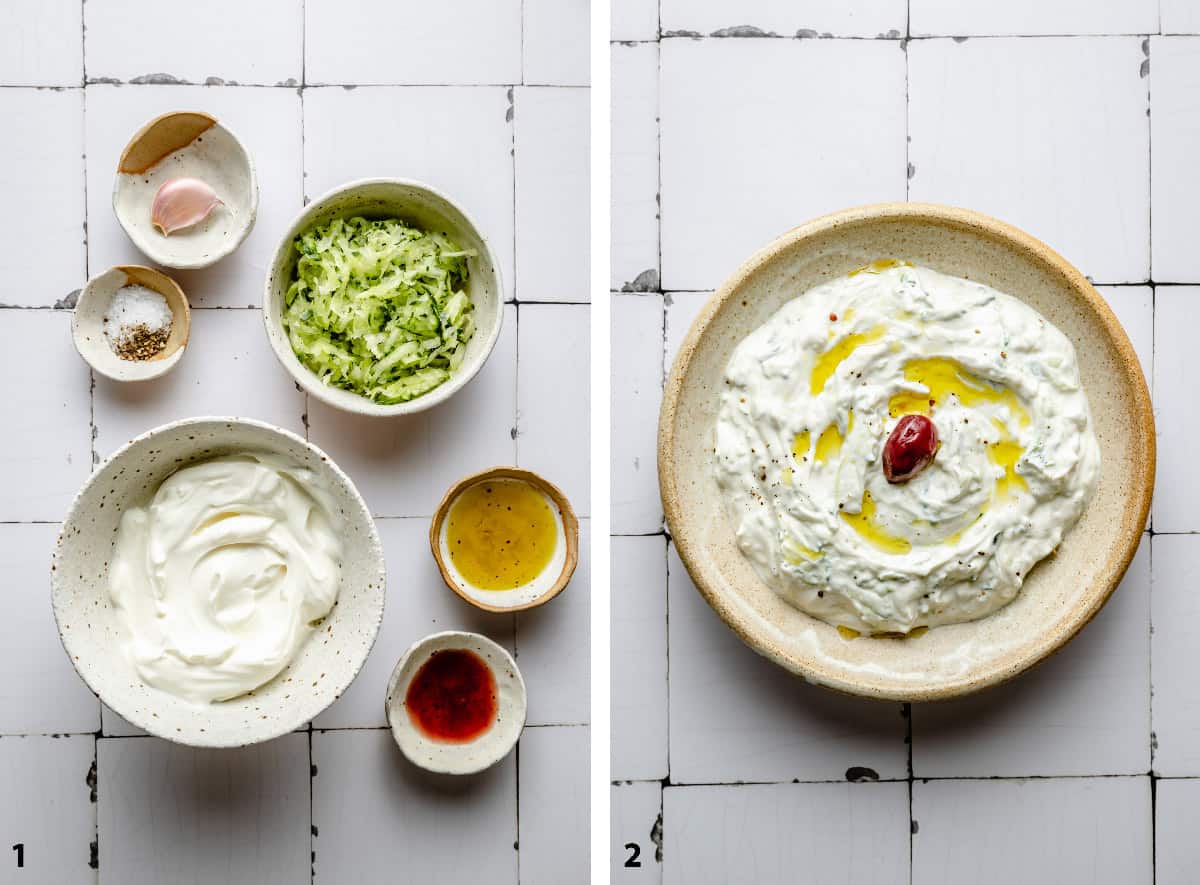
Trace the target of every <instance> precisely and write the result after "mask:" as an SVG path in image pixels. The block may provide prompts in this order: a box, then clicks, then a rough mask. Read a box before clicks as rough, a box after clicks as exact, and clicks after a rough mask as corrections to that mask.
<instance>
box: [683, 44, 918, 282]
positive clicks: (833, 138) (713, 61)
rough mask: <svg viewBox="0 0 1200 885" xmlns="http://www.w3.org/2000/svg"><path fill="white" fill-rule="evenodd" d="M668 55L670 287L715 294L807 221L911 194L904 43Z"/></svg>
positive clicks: (695, 47) (707, 48)
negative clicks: (748, 261) (765, 248)
mask: <svg viewBox="0 0 1200 885" xmlns="http://www.w3.org/2000/svg"><path fill="white" fill-rule="evenodd" d="M661 51H662V85H661V99H660V101H661V106H662V112H661V115H662V263H663V267H662V274H663V288H664V289H709V288H713V287H714V286H716V285H717V284H719V283H720V282H721V281H722V280H723V279H724V278H725V277H726V276H728V275H729V274H730V273H732V272H733V271H734V270H735V269H736V268H737V266H738V265H739V264H740V263H741V262H742V261H744V260H745V259H746V258H748V257H749V256H750V254H751V253H753V252H754V251H755V250H756V249H759V248H761V247H762V246H765V245H766V244H767V243H768V242H770V241H771V240H772V239H774V238H775V237H776V236H778V235H779V234H781V233H783V232H784V231H786V230H788V229H789V228H791V227H794V226H795V225H797V224H799V223H801V222H803V221H806V220H808V219H810V218H812V217H814V216H816V215H821V214H823V213H825V212H830V211H833V210H835V209H842V208H845V207H846V206H853V205H857V204H859V203H867V202H876V201H880V200H903V199H904V196H905V164H904V137H905V119H904V103H905V102H904V53H902V52H901V51H900V50H899V49H897V44H896V43H894V42H890V41H879V40H852V41H842V40H722V41H719V42H710V41H705V40H701V41H696V40H668V41H664V43H663V44H662V50H661ZM731 71H736V72H737V76H730V72H731ZM831 72H836V76H835V75H832V74H831ZM813 83H820V84H821V87H820V88H819V89H801V88H800V85H802V84H813ZM798 84H800V85H798ZM798 90H799V91H798ZM914 140H915V139H914ZM815 169H819V170H820V173H819V174H817V173H815V172H814V171H813V170H815Z"/></svg>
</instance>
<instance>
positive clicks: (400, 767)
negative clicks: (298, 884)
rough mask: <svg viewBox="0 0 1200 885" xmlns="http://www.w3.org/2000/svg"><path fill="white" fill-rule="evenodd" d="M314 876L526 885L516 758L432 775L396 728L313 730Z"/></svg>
mask: <svg viewBox="0 0 1200 885" xmlns="http://www.w3.org/2000/svg"><path fill="white" fill-rule="evenodd" d="M313 765H314V766H315V768H316V776H315V777H314V778H313V781H312V784H313V787H312V790H313V793H312V803H313V806H312V812H313V833H314V836H313V840H312V843H313V851H314V853H315V858H314V860H313V870H314V875H313V881H314V882H320V883H341V882H364V883H365V882H439V883H444V885H470V883H477V882H489V883H491V882H495V883H497V885H517V783H516V782H517V765H516V754H515V753H510V754H509V755H508V756H507V757H506V758H505V759H504V760H503V761H501V762H500V763H499V764H497V765H495V766H493V767H492V768H489V769H488V770H487V771H485V772H483V773H482V774H478V775H473V776H470V777H449V776H445V775H443V776H437V775H431V774H428V773H426V772H424V771H421V770H420V769H419V768H417V767H415V766H414V765H412V764H411V763H410V762H409V761H408V760H407V759H405V758H404V757H403V756H402V755H401V754H400V750H399V749H398V748H397V747H396V742H395V741H394V740H393V739H392V735H391V732H389V731H384V730H371V731H331V732H315V733H314V734H313Z"/></svg>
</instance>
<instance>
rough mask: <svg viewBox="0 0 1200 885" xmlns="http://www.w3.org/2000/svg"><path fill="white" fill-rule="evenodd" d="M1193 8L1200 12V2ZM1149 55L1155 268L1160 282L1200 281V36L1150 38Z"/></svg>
mask: <svg viewBox="0 0 1200 885" xmlns="http://www.w3.org/2000/svg"><path fill="white" fill-rule="evenodd" d="M1194 8H1196V9H1197V10H1200V4H1197V5H1195V7H1194ZM1164 18H1165V16H1164ZM1197 22H1198V23H1200V14H1198V15H1197ZM1164 27H1165V21H1164ZM1150 55H1151V58H1152V61H1151V63H1150V65H1151V70H1152V71H1153V77H1154V81H1153V84H1152V85H1153V88H1152V90H1151V92H1150V157H1151V175H1150V184H1151V197H1152V209H1151V213H1152V217H1153V219H1154V231H1153V233H1154V236H1153V255H1152V258H1151V266H1152V267H1153V269H1154V274H1153V276H1154V279H1155V280H1156V281H1158V282H1164V283H1169V282H1180V283H1194V282H1198V281H1200V255H1197V254H1196V246H1195V234H1194V223H1193V222H1194V218H1195V206H1196V202H1197V201H1198V200H1200V170H1197V168H1196V163H1195V159H1196V153H1197V151H1200V103H1198V102H1197V101H1196V93H1197V90H1200V37H1151V38H1150Z"/></svg>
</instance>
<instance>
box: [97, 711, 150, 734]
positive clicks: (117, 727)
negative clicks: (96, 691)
mask: <svg viewBox="0 0 1200 885" xmlns="http://www.w3.org/2000/svg"><path fill="white" fill-rule="evenodd" d="M100 721H101V726H100V731H101V734H103V735H104V736H105V737H147V736H149V733H148V732H147V731H146V730H145V729H141V728H138V727H137V726H136V725H133V724H131V723H130V722H128V721H127V720H126V719H125V718H124V717H123V716H121V715H120V714H118V713H114V712H113V709H112V707H110V706H108V704H101V705H100Z"/></svg>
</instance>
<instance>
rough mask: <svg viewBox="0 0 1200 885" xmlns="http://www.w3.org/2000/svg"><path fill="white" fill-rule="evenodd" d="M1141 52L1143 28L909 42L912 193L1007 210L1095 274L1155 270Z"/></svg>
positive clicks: (1144, 275)
mask: <svg viewBox="0 0 1200 885" xmlns="http://www.w3.org/2000/svg"><path fill="white" fill-rule="evenodd" d="M1040 5H1042V6H1045V5H1046V4H1040ZM1095 5H1096V6H1101V5H1103V4H1095ZM1145 60H1146V56H1145V54H1144V53H1143V51H1142V38H1139V37H1136V36H1134V37H1076V38H1067V37H1063V38H1058V37H1047V38H1043V39H1036V40H1032V39H1029V40H1023V39H1019V38H1007V37H1001V38H994V39H974V40H967V41H966V42H965V43H958V42H956V41H954V40H915V41H913V43H912V44H911V45H910V46H909V47H908V95H909V102H908V108H909V114H908V120H909V135H910V136H911V137H912V143H911V145H910V146H909V162H910V163H911V164H912V180H911V181H910V182H909V197H910V199H913V200H928V201H932V202H938V203H949V204H951V205H954V206H970V207H971V208H973V209H977V210H979V211H981V212H986V213H988V214H990V215H994V216H996V217H998V218H1003V219H1005V220H1006V221H1009V222H1011V223H1013V224H1015V225H1017V226H1018V227H1021V228H1023V229H1025V230H1027V231H1028V232H1029V233H1031V234H1033V235H1034V236H1036V237H1039V238H1041V239H1043V240H1045V241H1046V242H1047V243H1049V244H1050V245H1051V246H1052V247H1054V248H1055V249H1056V250H1058V251H1059V252H1060V253H1061V254H1063V255H1066V256H1068V257H1069V258H1070V260H1071V261H1072V262H1073V263H1074V264H1076V265H1077V266H1078V267H1079V268H1080V269H1081V270H1083V272H1084V273H1085V274H1087V275H1088V276H1089V277H1091V278H1092V279H1093V280H1095V281H1096V282H1100V283H1130V282H1143V281H1145V280H1147V279H1149V276H1150V235H1149V234H1150V199H1149V194H1150V168H1149V167H1150V151H1149V145H1150V126H1149V122H1150V121H1149V120H1147V118H1146V111H1147V108H1148V107H1149V91H1148V90H1149V84H1148V82H1147V80H1148V78H1146V77H1142V76H1141V75H1140V74H1141V66H1142V62H1143V61H1145ZM1047 83H1053V84H1054V88H1052V89H1048V88H1047V87H1046V84H1047ZM983 95H986V96H987V100H986V101H981V100H980V96H983ZM1100 182H1103V186H1100V185H1099V183H1100ZM1085 219H1086V222H1085V221H1084V220H1085Z"/></svg>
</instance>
